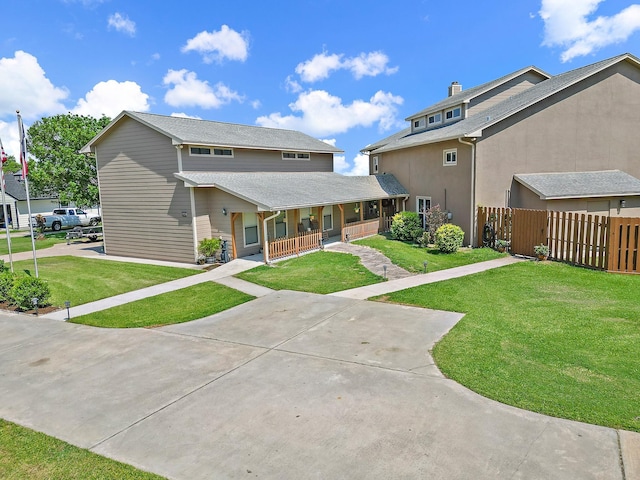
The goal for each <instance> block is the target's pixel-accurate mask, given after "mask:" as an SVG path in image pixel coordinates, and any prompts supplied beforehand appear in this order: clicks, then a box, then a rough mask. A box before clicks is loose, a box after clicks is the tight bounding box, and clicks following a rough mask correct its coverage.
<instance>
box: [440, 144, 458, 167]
mask: <svg viewBox="0 0 640 480" xmlns="http://www.w3.org/2000/svg"><path fill="white" fill-rule="evenodd" d="M449 153H454V154H455V155H456V160H455V161H454V162H447V154H449ZM457 164H458V149H457V148H449V149H447V150H443V151H442V165H443V166H445V167H453V166H454V165H457Z"/></svg>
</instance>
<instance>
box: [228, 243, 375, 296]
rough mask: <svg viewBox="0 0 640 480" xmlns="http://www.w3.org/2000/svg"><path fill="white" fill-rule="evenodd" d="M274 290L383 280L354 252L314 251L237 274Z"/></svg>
mask: <svg viewBox="0 0 640 480" xmlns="http://www.w3.org/2000/svg"><path fill="white" fill-rule="evenodd" d="M236 276H237V277H238V278H241V279H243V280H247V281H249V282H253V283H257V284H258V285H263V286H265V287H268V288H272V289H274V290H297V291H301V292H310V293H321V294H327V293H333V292H338V291H340V290H348V289H350V288H356V287H362V286H364V285H371V284H373V283H378V282H381V281H383V278H382V277H381V276H379V275H375V274H373V273H371V272H370V271H369V270H367V269H366V268H365V267H363V266H362V264H361V263H360V259H359V258H358V257H355V256H353V255H346V254H344V253H336V252H324V251H323V252H315V253H310V254H308V255H302V256H301V257H298V258H292V259H290V260H284V261H282V262H277V263H274V264H273V265H270V266H269V265H263V266H260V267H256V268H253V269H251V270H248V271H246V272H242V273H239V274H237V275H236Z"/></svg>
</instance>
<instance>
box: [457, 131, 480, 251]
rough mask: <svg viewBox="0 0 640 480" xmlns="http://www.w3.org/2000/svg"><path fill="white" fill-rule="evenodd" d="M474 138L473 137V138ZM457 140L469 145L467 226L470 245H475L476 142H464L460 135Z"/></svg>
mask: <svg viewBox="0 0 640 480" xmlns="http://www.w3.org/2000/svg"><path fill="white" fill-rule="evenodd" d="M473 140H475V138H474V139H473ZM458 141H459V142H460V143H462V144H464V145H469V146H471V215H470V222H469V227H470V228H471V231H470V233H469V240H471V242H470V243H471V246H473V245H476V244H477V242H476V240H477V239H476V234H477V231H478V229H477V228H475V226H476V144H475V143H473V141H471V142H465V141H464V140H463V139H462V137H459V138H458Z"/></svg>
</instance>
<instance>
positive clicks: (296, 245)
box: [269, 230, 322, 260]
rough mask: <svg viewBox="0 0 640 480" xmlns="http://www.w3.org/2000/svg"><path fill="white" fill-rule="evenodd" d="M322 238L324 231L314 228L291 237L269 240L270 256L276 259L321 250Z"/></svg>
mask: <svg viewBox="0 0 640 480" xmlns="http://www.w3.org/2000/svg"><path fill="white" fill-rule="evenodd" d="M321 239H322V233H321V232H320V231H319V230H312V231H311V232H305V233H300V234H298V235H296V236H294V237H291V238H280V239H277V240H272V241H270V242H269V258H270V259H272V260H275V259H276V258H282V257H289V256H292V255H299V254H300V253H302V252H308V251H310V250H319V249H320V247H321V245H322V242H321Z"/></svg>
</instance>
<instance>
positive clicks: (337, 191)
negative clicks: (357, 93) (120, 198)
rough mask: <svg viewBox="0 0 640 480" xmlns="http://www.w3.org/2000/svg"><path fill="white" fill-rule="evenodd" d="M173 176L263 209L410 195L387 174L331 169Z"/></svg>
mask: <svg viewBox="0 0 640 480" xmlns="http://www.w3.org/2000/svg"><path fill="white" fill-rule="evenodd" d="M175 177H176V178H178V179H179V180H183V181H184V182H185V183H186V184H187V185H190V186H194V187H216V188H219V189H221V190H223V191H225V192H227V193H230V194H232V195H234V196H236V197H239V198H242V199H243V200H246V201H248V202H250V203H253V204H254V205H257V206H258V208H259V209H260V210H265V211H277V210H289V209H293V208H305V207H313V206H319V205H335V204H341V203H351V202H360V201H365V200H374V199H383V198H395V197H405V196H408V195H409V192H408V191H407V190H406V189H405V188H404V187H403V186H402V185H401V184H400V182H398V180H397V179H396V178H395V177H394V176H393V175H389V174H383V175H365V176H354V177H350V176H345V175H340V174H338V173H334V172H251V173H235V172H217V173H216V172H179V173H176V174H175Z"/></svg>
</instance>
